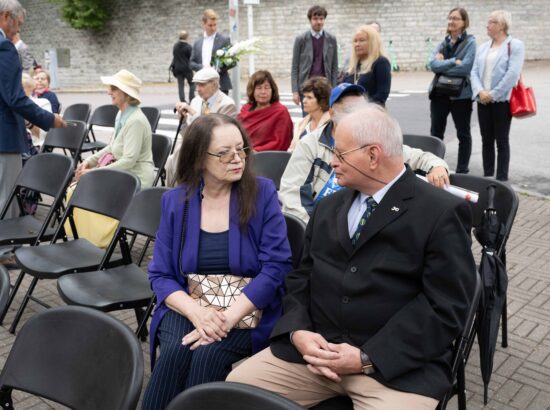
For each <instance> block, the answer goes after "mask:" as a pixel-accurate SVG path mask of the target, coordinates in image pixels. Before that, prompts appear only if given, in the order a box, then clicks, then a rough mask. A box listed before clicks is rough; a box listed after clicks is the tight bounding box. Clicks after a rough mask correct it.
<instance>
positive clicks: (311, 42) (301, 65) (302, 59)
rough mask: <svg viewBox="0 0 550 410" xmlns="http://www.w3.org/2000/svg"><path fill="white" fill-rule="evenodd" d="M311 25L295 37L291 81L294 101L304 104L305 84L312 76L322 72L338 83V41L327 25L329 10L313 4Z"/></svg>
mask: <svg viewBox="0 0 550 410" xmlns="http://www.w3.org/2000/svg"><path fill="white" fill-rule="evenodd" d="M307 18H308V20H309V24H310V26H311V27H310V29H309V30H308V31H306V32H305V33H303V34H300V35H299V36H297V37H296V39H295V40H294V49H293V51H292V68H291V71H290V83H291V87H292V99H293V100H294V104H296V105H300V103H301V99H302V94H301V91H300V89H301V87H302V84H303V82H304V81H306V80H307V79H308V78H310V77H315V76H321V77H326V78H327V80H329V82H330V83H331V84H332V86H333V87H334V86H335V85H336V77H337V76H338V45H337V44H336V37H334V36H333V35H332V34H330V33H329V32H327V31H326V30H324V29H323V27H324V25H325V19H326V18H327V10H326V9H325V8H324V7H321V6H313V7H311V8H310V9H309V10H308V12H307Z"/></svg>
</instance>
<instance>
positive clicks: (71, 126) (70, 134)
mask: <svg viewBox="0 0 550 410" xmlns="http://www.w3.org/2000/svg"><path fill="white" fill-rule="evenodd" d="M86 135H87V130H86V123H84V122H82V121H67V127H64V128H52V129H51V130H49V131H48V133H47V134H46V138H45V139H44V143H43V144H42V149H41V152H52V151H53V150H54V149H56V148H58V149H62V150H63V152H67V151H69V152H70V153H71V157H72V158H73V160H74V161H75V165H76V163H77V162H78V160H79V159H80V153H81V151H82V144H83V143H84V140H85V139H86Z"/></svg>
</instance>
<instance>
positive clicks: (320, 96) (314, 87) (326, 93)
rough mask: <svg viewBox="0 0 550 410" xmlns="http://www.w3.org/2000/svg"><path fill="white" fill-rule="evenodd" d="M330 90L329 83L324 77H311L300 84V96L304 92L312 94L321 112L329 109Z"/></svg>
mask: <svg viewBox="0 0 550 410" xmlns="http://www.w3.org/2000/svg"><path fill="white" fill-rule="evenodd" d="M330 90H331V86H330V83H329V81H328V80H327V79H326V78H325V77H311V78H309V79H307V80H306V81H304V83H303V84H302V95H303V94H304V93H306V92H309V93H313V95H314V96H315V98H316V99H317V104H319V106H320V107H321V110H322V111H323V112H327V111H328V109H329V106H328V102H329V99H330Z"/></svg>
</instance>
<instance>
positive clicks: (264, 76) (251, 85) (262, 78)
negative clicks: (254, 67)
mask: <svg viewBox="0 0 550 410" xmlns="http://www.w3.org/2000/svg"><path fill="white" fill-rule="evenodd" d="M266 81H267V82H268V83H269V85H270V86H271V100H269V103H270V104H273V103H274V102H277V101H279V87H277V84H276V83H275V80H274V79H273V76H272V75H271V73H270V72H269V71H267V70H258V71H256V72H255V73H254V74H252V75H251V76H250V79H249V80H248V84H247V85H246V95H247V96H248V102H249V103H250V104H252V108H256V105H257V104H256V100H255V99H254V89H255V88H256V87H257V86H259V85H262V84H263V83H265V82H266Z"/></svg>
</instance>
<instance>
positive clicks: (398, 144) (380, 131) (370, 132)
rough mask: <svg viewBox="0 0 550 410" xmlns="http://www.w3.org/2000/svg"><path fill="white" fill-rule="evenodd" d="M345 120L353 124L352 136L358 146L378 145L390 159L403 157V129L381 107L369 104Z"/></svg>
mask: <svg viewBox="0 0 550 410" xmlns="http://www.w3.org/2000/svg"><path fill="white" fill-rule="evenodd" d="M345 118H346V122H347V121H348V120H349V121H351V122H352V124H351V129H352V131H351V136H352V138H353V139H354V141H355V142H356V143H357V145H358V146H361V145H366V144H377V145H380V147H381V148H382V151H384V153H385V154H386V155H388V156H390V157H396V156H401V157H402V156H403V133H402V132H401V127H400V126H399V123H398V122H397V120H396V119H395V118H393V117H391V116H390V115H389V114H388V113H387V112H386V110H385V109H384V108H382V107H381V106H380V105H378V104H373V103H368V104H367V105H366V106H365V107H362V108H359V109H356V110H355V111H354V112H353V113H351V114H349V115H348V116H346V117H345Z"/></svg>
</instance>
